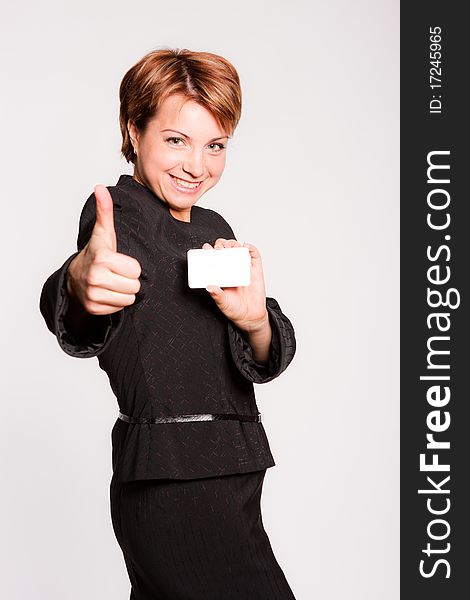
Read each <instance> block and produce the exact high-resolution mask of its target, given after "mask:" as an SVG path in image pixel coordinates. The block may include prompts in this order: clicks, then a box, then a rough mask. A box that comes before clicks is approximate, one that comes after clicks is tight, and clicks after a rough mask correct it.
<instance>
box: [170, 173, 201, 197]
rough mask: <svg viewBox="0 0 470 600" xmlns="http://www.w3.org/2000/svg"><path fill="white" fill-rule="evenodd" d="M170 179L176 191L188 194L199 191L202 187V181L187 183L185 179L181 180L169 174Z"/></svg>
mask: <svg viewBox="0 0 470 600" xmlns="http://www.w3.org/2000/svg"><path fill="white" fill-rule="evenodd" d="M169 175H170V177H171V181H172V183H173V185H174V186H175V187H176V189H177V190H180V191H182V192H186V193H190V192H195V191H197V190H199V188H200V187H201V185H202V181H197V182H196V181H187V180H186V179H181V178H180V177H175V176H174V175H172V174H171V173H170V174H169Z"/></svg>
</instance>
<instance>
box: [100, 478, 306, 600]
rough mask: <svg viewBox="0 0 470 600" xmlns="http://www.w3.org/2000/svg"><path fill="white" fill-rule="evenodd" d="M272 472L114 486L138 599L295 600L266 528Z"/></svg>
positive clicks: (115, 518) (118, 530)
mask: <svg viewBox="0 0 470 600" xmlns="http://www.w3.org/2000/svg"><path fill="white" fill-rule="evenodd" d="M265 474H266V470H261V471H255V472H253V473H240V474H239V473H236V474H232V475H224V476H221V477H209V478H202V479H193V480H175V479H172V480H171V479H147V480H144V481H130V482H115V481H113V480H112V481H111V486H110V504H111V518H112V523H113V528H114V532H115V534H116V539H117V540H118V543H119V545H120V547H121V550H122V552H123V556H124V561H125V564H126V567H127V572H128V574H129V579H130V582H131V592H130V599H131V600H295V597H294V594H293V592H292V590H291V588H290V587H289V584H288V582H287V580H286V577H285V574H284V572H283V571H282V569H281V567H280V565H279V563H278V561H277V559H276V558H275V555H274V553H273V549H272V547H271V544H270V541H269V538H268V535H267V533H266V531H265V529H264V526H263V520H262V515H261V502H260V500H261V494H262V487H263V482H264V477H265Z"/></svg>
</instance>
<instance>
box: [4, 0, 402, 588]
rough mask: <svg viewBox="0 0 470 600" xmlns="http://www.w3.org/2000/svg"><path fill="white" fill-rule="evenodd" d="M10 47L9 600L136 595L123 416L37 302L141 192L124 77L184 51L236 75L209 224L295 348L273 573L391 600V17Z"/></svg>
mask: <svg viewBox="0 0 470 600" xmlns="http://www.w3.org/2000/svg"><path fill="white" fill-rule="evenodd" d="M0 27H1V30H0V33H1V35H0V44H1V50H2V51H1V55H0V60H1V72H2V94H1V100H0V102H1V106H2V111H1V116H2V130H3V143H2V144H1V146H0V152H1V159H2V160H1V164H2V167H3V169H2V214H3V228H2V229H3V232H2V236H1V242H0V243H1V251H2V257H3V268H2V272H3V282H2V296H1V297H2V305H3V307H2V311H1V319H2V321H1V328H2V329H1V330H2V339H3V344H2V350H1V351H2V366H3V368H4V370H3V373H4V374H3V390H2V392H3V393H2V419H1V422H0V427H1V436H0V438H1V448H0V450H1V457H2V475H3V477H2V494H1V498H0V501H1V521H2V522H1V531H2V535H1V537H0V539H1V542H0V544H1V556H0V569H1V570H2V573H1V588H2V596H3V597H5V598H8V599H9V600H20V599H21V600H31V599H33V598H34V600H64V599H66V600H84V599H85V598H86V599H87V600H103V599H108V598H112V599H113V600H126V599H127V598H128V597H129V588H130V584H129V581H128V577H127V572H126V570H125V565H124V561H123V558H122V554H121V550H120V548H119V546H118V544H117V541H116V540H115V537H114V532H113V530H112V525H111V518H110V514H109V499H108V486H109V481H110V479H111V474H112V472H111V440H110V432H111V428H112V425H113V424H114V421H115V419H116V417H117V403H116V400H115V398H114V396H113V394H112V391H111V388H110V387H109V383H108V379H107V376H106V374H105V373H104V372H103V371H101V370H100V369H99V366H98V361H97V359H96V358H92V359H86V360H83V359H73V358H71V357H70V356H68V355H66V354H65V353H64V352H62V350H61V349H60V347H59V345H58V344H57V341H56V340H55V338H54V337H53V336H52V334H51V333H50V332H49V331H48V330H47V328H46V326H45V323H44V321H43V318H42V316H41V314H40V312H39V295H40V292H41V288H42V285H43V283H44V281H45V279H46V278H47V277H48V275H49V274H50V273H52V271H54V270H55V269H57V268H58V267H59V266H60V265H61V264H62V263H63V262H64V261H65V259H66V258H67V257H68V256H69V255H70V254H71V253H72V252H74V251H75V249H76V246H75V244H76V235H77V230H78V217H79V214H80V211H81V208H82V206H83V204H84V202H85V200H86V198H87V197H88V196H89V195H90V193H91V192H92V191H93V190H92V188H93V184H94V183H96V182H100V183H104V184H105V185H115V183H116V182H117V179H118V177H119V175H120V174H121V173H131V174H132V167H131V165H128V164H127V163H126V162H125V161H124V159H122V158H120V154H119V152H120V131H119V124H118V111H119V99H118V89H119V84H120V81H121V78H122V77H123V75H124V73H125V72H126V71H127V69H128V68H130V67H131V66H132V65H133V64H134V63H135V62H136V61H137V60H139V59H140V58H141V57H142V56H143V55H144V54H146V53H147V52H149V51H150V50H152V49H155V48H157V47H164V46H170V47H180V48H183V47H185V48H190V49H192V50H205V51H210V52H216V53H218V54H222V55H223V56H225V57H226V58H228V59H229V60H230V61H231V62H233V64H234V65H235V67H236V68H237V70H238V72H239V74H240V78H241V82H242V89H243V93H244V96H243V103H244V104H243V114H242V119H241V122H240V124H239V126H238V128H237V130H236V132H235V135H234V138H233V139H232V140H231V144H230V145H229V151H228V155H227V167H226V170H225V173H224V175H223V176H222V179H221V181H220V183H219V184H218V185H217V186H216V187H215V188H214V189H213V190H210V192H209V193H208V194H207V195H205V196H203V197H202V198H201V200H200V201H199V204H200V205H202V206H207V207H210V208H213V209H215V210H217V211H218V212H220V213H221V214H222V215H223V216H224V217H225V218H226V220H227V221H228V222H229V223H230V224H231V225H232V227H233V229H234V232H235V235H236V237H237V238H238V239H239V240H241V241H243V240H245V241H249V242H251V243H253V244H255V245H256V246H257V247H258V248H259V250H260V252H261V255H262V258H263V266H264V272H265V278H266V288H267V295H269V296H274V297H275V298H276V299H277V300H278V301H279V303H280V305H281V307H282V309H283V311H284V312H285V314H286V315H287V316H288V317H289V318H290V319H291V321H292V323H293V325H294V328H295V330H296V334H297V354H296V356H295V358H294V360H293V362H292V364H291V365H290V366H289V368H288V369H287V371H286V372H285V373H283V374H282V376H281V377H280V378H278V379H277V380H274V381H272V382H271V383H268V384H265V385H257V386H255V392H256V395H257V398H258V405H259V407H260V410H261V412H262V413H263V416H264V425H265V428H266V431H267V434H268V438H269V441H270V445H271V449H272V452H273V455H274V458H275V460H276V463H277V464H276V466H275V467H273V468H271V469H268V471H267V475H266V479H265V484H264V491H263V497H262V509H263V515H264V524H265V528H266V531H267V532H268V534H269V536H270V540H271V544H272V546H273V550H274V553H275V555H276V557H277V559H278V561H279V563H280V564H281V566H282V568H283V570H284V572H285V574H286V577H287V579H288V581H289V583H290V585H291V587H292V589H293V591H294V593H295V595H296V598H297V600H312V599H317V598H318V599H321V600H344V599H346V598H347V599H348V600H377V598H380V599H381V600H389V599H397V598H398V597H399V2H398V0H358V1H356V2H349V1H348V0H329V1H328V2H327V1H321V2H320V1H315V0H313V1H312V0H304V1H301V0H297V1H291V2H289V3H287V2H273V0H270V1H264V0H262V1H259V2H253V1H250V2H248V1H246V0H243V1H240V0H239V1H238V2H237V3H236V4H235V3H234V4H228V3H221V2H216V1H209V0H200V1H199V2H191V1H189V0H179V2H177V3H171V2H155V0H152V1H148V2H143V1H140V2H139V1H136V2H134V3H133V4H130V3H129V2H122V1H121V0H113V1H112V2H111V1H109V0H102V1H101V2H96V1H94V2H90V1H89V0H82V1H81V2H80V3H73V4H72V3H70V2H69V3H66V2H63V0H60V1H59V0H58V1H51V0H43V1H42V2H40V3H38V2H33V1H32V0H27V1H25V2H23V3H19V2H17V3H8V4H7V3H5V4H4V5H3V7H2V22H1V25H0ZM83 398H85V400H82V399H83ZM79 399H81V400H80V401H79ZM221 600H222V599H221ZM240 600H244V599H240Z"/></svg>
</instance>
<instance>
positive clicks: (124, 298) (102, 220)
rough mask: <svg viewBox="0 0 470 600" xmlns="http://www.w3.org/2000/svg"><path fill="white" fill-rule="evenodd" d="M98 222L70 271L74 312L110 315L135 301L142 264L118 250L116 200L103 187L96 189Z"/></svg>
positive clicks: (69, 284) (71, 264) (69, 287)
mask: <svg viewBox="0 0 470 600" xmlns="http://www.w3.org/2000/svg"><path fill="white" fill-rule="evenodd" d="M94 193H95V198H96V221H95V225H94V227H93V231H92V233H91V236H90V239H89V240H88V243H87V245H86V246H85V247H84V248H83V249H82V251H81V252H79V254H77V256H76V257H75V258H74V259H73V260H72V262H71V263H70V264H69V267H68V269H67V291H68V292H69V295H70V298H71V301H72V302H71V304H72V307H71V308H72V310H74V312H76V313H80V312H82V313H83V310H85V311H86V312H87V313H90V314H92V315H109V314H112V313H115V312H117V311H119V310H122V309H123V308H124V307H125V306H129V305H131V304H133V303H134V302H135V295H136V294H137V292H138V291H139V290H140V280H139V277H140V274H141V271H142V269H141V266H140V263H139V262H138V261H137V260H136V259H135V258H133V257H132V256H127V255H126V254H122V253H120V252H117V251H116V248H117V242H116V232H115V229H114V211H113V208H114V207H113V199H112V197H111V194H110V193H109V190H108V189H107V187H106V186H104V185H102V184H96V185H95V187H94Z"/></svg>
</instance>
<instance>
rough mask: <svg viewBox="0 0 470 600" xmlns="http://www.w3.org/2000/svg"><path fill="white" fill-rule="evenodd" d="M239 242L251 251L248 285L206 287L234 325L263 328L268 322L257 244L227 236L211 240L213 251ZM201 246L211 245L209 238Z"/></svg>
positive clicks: (241, 327) (249, 330) (248, 330)
mask: <svg viewBox="0 0 470 600" xmlns="http://www.w3.org/2000/svg"><path fill="white" fill-rule="evenodd" d="M238 246H244V247H246V248H248V249H249V251H250V257H251V273H250V275H251V283H250V285H248V286H237V287H225V288H220V287H218V286H216V285H210V286H207V288H206V289H207V291H208V292H209V293H210V295H211V296H212V298H213V299H214V301H215V303H216V304H217V306H218V307H219V308H220V310H221V311H222V312H223V313H224V315H225V316H226V317H227V318H229V319H230V320H231V321H233V322H234V323H235V325H236V326H237V327H239V328H240V329H242V330H244V331H247V332H254V331H257V330H260V329H263V327H265V326H266V324H267V323H269V316H268V311H267V309H266V290H265V285H264V274H263V265H262V262H261V255H260V253H259V251H258V249H257V248H256V246H253V244H249V243H248V242H243V243H241V242H239V241H237V240H226V239H225V238H218V239H216V240H215V242H214V249H215V250H216V251H217V250H218V249H219V248H233V247H238ZM202 247H203V248H206V249H210V248H212V246H211V245H210V244H209V243H208V242H206V243H205V244H203V246H202Z"/></svg>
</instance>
